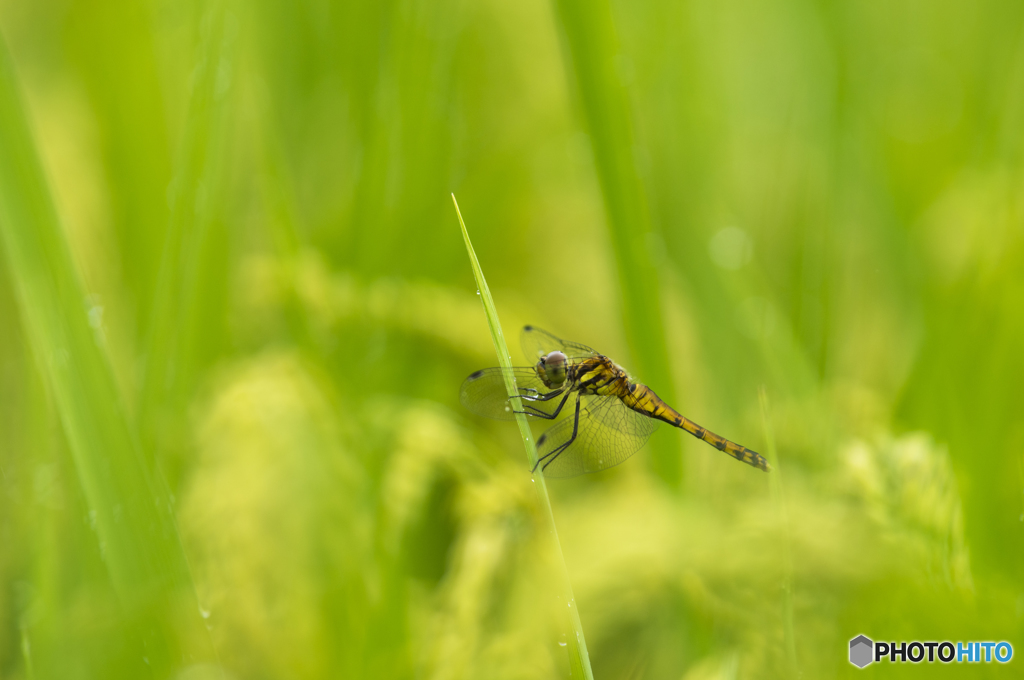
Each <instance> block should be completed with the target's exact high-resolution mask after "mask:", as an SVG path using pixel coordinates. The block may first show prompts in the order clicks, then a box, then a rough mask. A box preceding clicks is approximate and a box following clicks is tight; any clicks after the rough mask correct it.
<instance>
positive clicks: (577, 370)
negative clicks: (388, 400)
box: [459, 326, 771, 478]
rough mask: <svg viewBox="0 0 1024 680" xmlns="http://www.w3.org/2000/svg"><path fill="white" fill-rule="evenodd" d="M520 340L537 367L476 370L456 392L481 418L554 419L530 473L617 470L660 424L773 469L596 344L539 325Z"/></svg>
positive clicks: (540, 441) (539, 442)
mask: <svg viewBox="0 0 1024 680" xmlns="http://www.w3.org/2000/svg"><path fill="white" fill-rule="evenodd" d="M521 341H522V345H523V351H524V352H525V353H526V354H527V356H529V357H531V360H535V361H536V363H535V364H534V365H533V366H528V367H514V368H503V367H495V368H485V369H483V370H480V371H476V372H475V373H472V374H470V376H469V377H467V378H466V380H465V381H464V382H463V383H462V389H461V391H460V395H459V396H460V401H461V402H462V405H463V406H464V407H466V408H467V409H468V410H470V411H472V412H473V413H475V414H477V415H480V416H485V417H488V418H495V419H497V420H513V419H514V418H515V416H516V414H517V413H523V414H525V415H527V416H529V417H531V418H536V419H541V420H548V421H554V424H553V425H552V426H551V427H549V428H548V429H547V431H545V432H544V434H543V435H541V437H540V438H539V439H538V440H537V462H536V464H535V465H534V466H533V472H536V471H537V468H538V467H539V468H541V470H542V471H543V472H544V475H545V476H548V477H556V478H557V477H575V476H577V475H581V474H584V473H588V472H598V471H600V470H605V469H607V468H610V467H613V466H615V465H618V464H619V463H622V462H623V461H625V460H626V459H627V458H629V457H630V456H632V455H633V454H634V453H636V452H637V451H638V450H639V449H640V448H641V447H642V446H643V445H644V444H645V443H646V442H647V439H648V438H649V437H650V436H651V434H652V433H653V432H654V430H655V429H656V428H657V427H658V424H659V423H660V422H664V423H668V424H669V425H672V426H673V427H678V428H680V429H683V430H685V431H687V432H689V433H690V434H692V435H693V436H694V437H696V438H697V439H700V440H701V441H704V442H707V443H708V444H710V445H711V446H713V447H715V448H716V449H718V450H719V451H722V452H723V453H726V454H728V455H730V456H732V457H733V458H735V459H736V460H739V461H742V462H744V463H746V464H748V465H752V466H753V467H756V468H758V469H760V470H764V471H765V472H768V471H769V470H771V466H770V465H769V464H768V461H767V460H765V459H764V457H763V456H762V455H761V454H759V453H757V452H756V451H752V450H750V449H748V448H747V447H745V446H740V445H739V444H736V443H735V442H731V441H729V440H728V439H726V438H724V437H721V436H719V435H717V434H715V433H713V432H711V431H709V430H707V429H706V428H703V427H701V426H700V425H698V424H697V423H695V422H693V421H692V420H690V419H689V418H686V417H685V416H683V415H681V414H680V413H678V412H677V411H676V410H675V409H673V408H672V407H671V406H669V405H668V404H666V403H665V402H664V401H663V400H662V399H661V398H660V397H659V396H658V395H657V394H655V393H654V390H652V389H651V388H650V387H648V386H647V385H644V384H642V383H639V382H637V381H635V380H633V379H632V378H630V377H629V374H628V373H627V372H626V371H625V369H623V368H622V367H621V366H619V365H618V364H616V363H615V362H614V361H612V360H611V359H609V358H608V357H607V356H605V355H604V354H601V353H600V352H597V351H596V350H594V349H593V348H591V347H588V346H586V345H582V344H580V343H578V342H571V341H568V340H562V339H561V338H559V337H557V336H555V335H552V334H551V333H548V332H547V331H545V330H542V329H540V328H537V327H536V326H526V327H524V328H523V331H522V336H521ZM506 378H511V382H513V384H514V385H515V390H516V394H517V395H518V396H519V400H520V403H521V404H522V409H523V410H522V411H517V410H516V409H515V408H514V406H513V401H512V398H511V397H509V393H508V391H507V389H506ZM563 414H568V415H563ZM560 415H561V416H562V417H561V419H559V416H560Z"/></svg>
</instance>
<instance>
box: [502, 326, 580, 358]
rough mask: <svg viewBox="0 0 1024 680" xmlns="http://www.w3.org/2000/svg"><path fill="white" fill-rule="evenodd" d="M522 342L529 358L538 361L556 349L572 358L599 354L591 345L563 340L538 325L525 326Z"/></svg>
mask: <svg viewBox="0 0 1024 680" xmlns="http://www.w3.org/2000/svg"><path fill="white" fill-rule="evenodd" d="M520 342H521V343H522V345H523V352H525V353H526V356H527V358H528V359H530V360H531V361H537V360H538V359H540V358H541V357H542V356H547V355H548V354H550V353H551V352H554V351H556V350H557V351H559V352H562V353H564V354H565V355H566V356H567V357H569V358H570V359H580V358H586V357H592V356H594V355H595V354H597V352H595V351H594V349H593V348H591V347H587V346H586V345H581V344H580V343H578V342H572V341H569V340H562V339H561V338H559V337H557V336H555V335H552V334H551V333H548V332H547V331H546V330H544V329H542V328H537V327H536V326H525V327H523V333H522V336H521V337H520Z"/></svg>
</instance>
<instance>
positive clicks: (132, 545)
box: [0, 42, 214, 677]
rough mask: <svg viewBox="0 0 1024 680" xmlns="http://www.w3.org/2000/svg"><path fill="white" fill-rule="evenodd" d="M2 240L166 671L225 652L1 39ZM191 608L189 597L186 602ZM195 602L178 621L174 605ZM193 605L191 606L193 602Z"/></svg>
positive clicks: (117, 564) (157, 665) (62, 412)
mask: <svg viewBox="0 0 1024 680" xmlns="http://www.w3.org/2000/svg"><path fill="white" fill-rule="evenodd" d="M0 244H2V246H3V253H4V257H5V258H6V260H7V265H8V269H9V271H10V274H11V279H12V282H13V284H14V289H15V293H16V299H17V302H18V308H19V311H20V317H21V323H22V324H23V326H24V329H25V335H26V337H27V338H28V341H29V342H30V344H31V347H32V351H33V353H34V355H35V357H36V359H37V363H38V366H39V367H40V369H41V371H42V373H43V377H44V380H45V383H46V384H47V386H48V389H49V392H50V395H51V398H52V400H53V402H54V405H55V410H56V412H57V415H58V417H59V418H60V422H61V425H62V428H63V431H64V434H65V437H66V439H67V442H68V445H69V448H70V451H71V455H72V457H73V460H74V466H75V470H76V472H77V476H78V479H79V481H80V483H81V486H82V489H83V491H84V495H85V498H86V499H87V502H88V504H89V512H90V518H89V519H90V521H91V523H92V525H93V526H94V527H95V530H96V534H97V539H98V541H99V545H100V550H101V553H102V555H103V559H104V561H105V563H106V566H107V569H108V572H109V575H110V580H111V582H112V584H113V586H114V588H115V590H116V591H117V593H118V596H119V598H120V601H121V605H122V609H123V611H124V613H125V616H126V619H127V620H128V621H130V622H131V625H132V628H133V629H134V630H136V631H138V635H139V636H140V637H141V638H142V639H141V644H142V647H143V649H140V650H139V651H140V657H141V656H142V654H145V655H146V657H147V659H148V663H149V664H150V666H151V667H152V668H153V670H154V671H155V676H154V677H168V676H170V675H172V674H173V671H174V669H176V668H177V667H178V666H179V665H180V664H181V662H182V660H183V659H194V660H204V659H212V658H214V654H213V649H212V645H211V644H210V640H209V636H208V633H207V631H206V629H205V626H204V624H203V621H202V618H201V615H200V613H199V609H198V607H197V606H195V596H194V591H193V586H192V582H191V579H190V577H189V573H188V568H187V564H186V560H185V555H184V553H183V551H182V548H181V545H180V542H179V537H178V534H177V530H176V527H175V523H174V520H173V517H172V512H171V501H170V497H169V494H168V493H167V491H166V489H165V488H164V486H163V485H162V484H161V483H160V481H159V479H158V478H157V476H156V475H155V474H154V472H153V470H151V469H150V468H149V467H148V466H147V464H146V462H145V459H144V457H143V456H142V455H141V450H140V447H139V445H138V443H137V438H136V436H135V432H134V431H133V428H132V426H131V424H130V423H129V420H128V418H127V416H126V411H125V409H124V407H123V403H124V402H123V400H122V395H120V394H119V393H118V389H117V386H116V383H115V381H114V377H113V373H112V369H111V365H110V361H109V357H108V356H107V354H106V349H105V346H104V344H103V339H102V335H101V334H100V332H99V331H98V330H95V329H94V328H93V327H92V326H91V325H90V322H89V318H88V314H87V308H86V295H85V291H84V290H83V287H82V284H81V282H80V279H79V276H78V274H77V272H76V269H75V265H74V262H73V260H72V257H71V252H70V249H69V246H68V243H67V241H66V240H65V237H64V232H63V230H62V228H61V225H60V223H59V220H58V217H57V214H56V211H55V209H54V206H53V203H52V201H51V197H50V190H49V188H48V186H47V182H46V180H45V177H44V173H43V170H42V167H41V163H40V160H39V154H38V153H37V150H36V146H35V143H34V140H33V139H32V135H31V133H30V130H29V125H28V121H27V119H26V116H25V113H24V109H23V105H22V101H21V96H20V93H19V89H18V85H17V82H16V78H15V73H14V69H13V66H12V64H11V60H10V57H9V55H8V52H7V49H6V45H5V44H4V43H2V42H0ZM189 603H191V606H190V607H189V606H186V607H184V608H183V609H180V610H179V609H178V607H181V606H182V605H183V604H185V605H189ZM172 607H173V608H174V609H175V614H177V613H178V612H179V611H184V612H186V615H185V616H182V617H180V618H177V617H176V618H175V619H174V620H175V622H176V624H177V628H173V629H172V627H171V625H170V623H169V621H170V620H171V618H170V617H169V616H168V612H169V611H170V610H171V608H172ZM189 611H190V612H191V613H188V612H189Z"/></svg>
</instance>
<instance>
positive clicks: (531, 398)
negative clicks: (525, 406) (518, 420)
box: [519, 387, 563, 401]
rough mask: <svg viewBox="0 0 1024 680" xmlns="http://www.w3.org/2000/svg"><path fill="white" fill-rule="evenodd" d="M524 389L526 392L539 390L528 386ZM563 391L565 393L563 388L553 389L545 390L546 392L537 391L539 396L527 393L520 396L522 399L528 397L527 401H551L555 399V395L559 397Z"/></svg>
mask: <svg viewBox="0 0 1024 680" xmlns="http://www.w3.org/2000/svg"><path fill="white" fill-rule="evenodd" d="M523 391H524V392H526V391H529V392H537V390H534V389H530V388H528V387H527V388H523ZM562 393H563V390H560V389H558V390H551V391H550V392H545V393H544V394H541V393H540V392H537V396H527V395H525V394H520V395H519V398H520V399H526V400H527V401H551V400H552V399H554V398H555V397H557V396H558V395H560V394H562Z"/></svg>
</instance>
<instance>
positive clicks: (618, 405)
mask: <svg viewBox="0 0 1024 680" xmlns="http://www.w3.org/2000/svg"><path fill="white" fill-rule="evenodd" d="M565 410H566V411H568V412H569V415H568V417H566V418H565V420H562V421H561V422H559V423H558V424H556V425H555V426H554V427H552V428H550V429H549V430H548V431H547V432H545V433H544V434H543V435H542V436H541V437H540V439H538V440H537V455H538V457H539V459H540V465H541V467H543V468H544V474H545V475H546V476H548V477H575V476H577V475H582V474H585V473H587V472H597V471H599V470H605V469H607V468H610V467H613V466H615V465H618V464H619V463H621V462H623V461H624V460H626V459H627V458H629V457H630V456H632V455H633V454H634V453H636V452H637V451H639V450H640V448H641V447H642V446H643V445H644V443H645V442H646V441H647V439H648V438H649V437H650V436H651V433H652V432H654V430H655V429H656V428H657V427H658V422H657V421H656V420H652V419H651V418H648V417H646V416H643V415H641V414H639V413H637V412H635V411H632V410H630V409H629V408H627V407H626V405H625V404H623V403H622V401H621V400H620V399H619V398H618V397H613V396H605V397H583V402H582V403H581V409H580V417H579V423H578V425H577V423H576V422H575V421H576V419H575V417H574V413H573V411H574V404H567V405H566V407H565ZM574 427H575V428H576V437H575V439H573V429H574ZM570 440H572V443H569V444H567V442H569V441H570Z"/></svg>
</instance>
